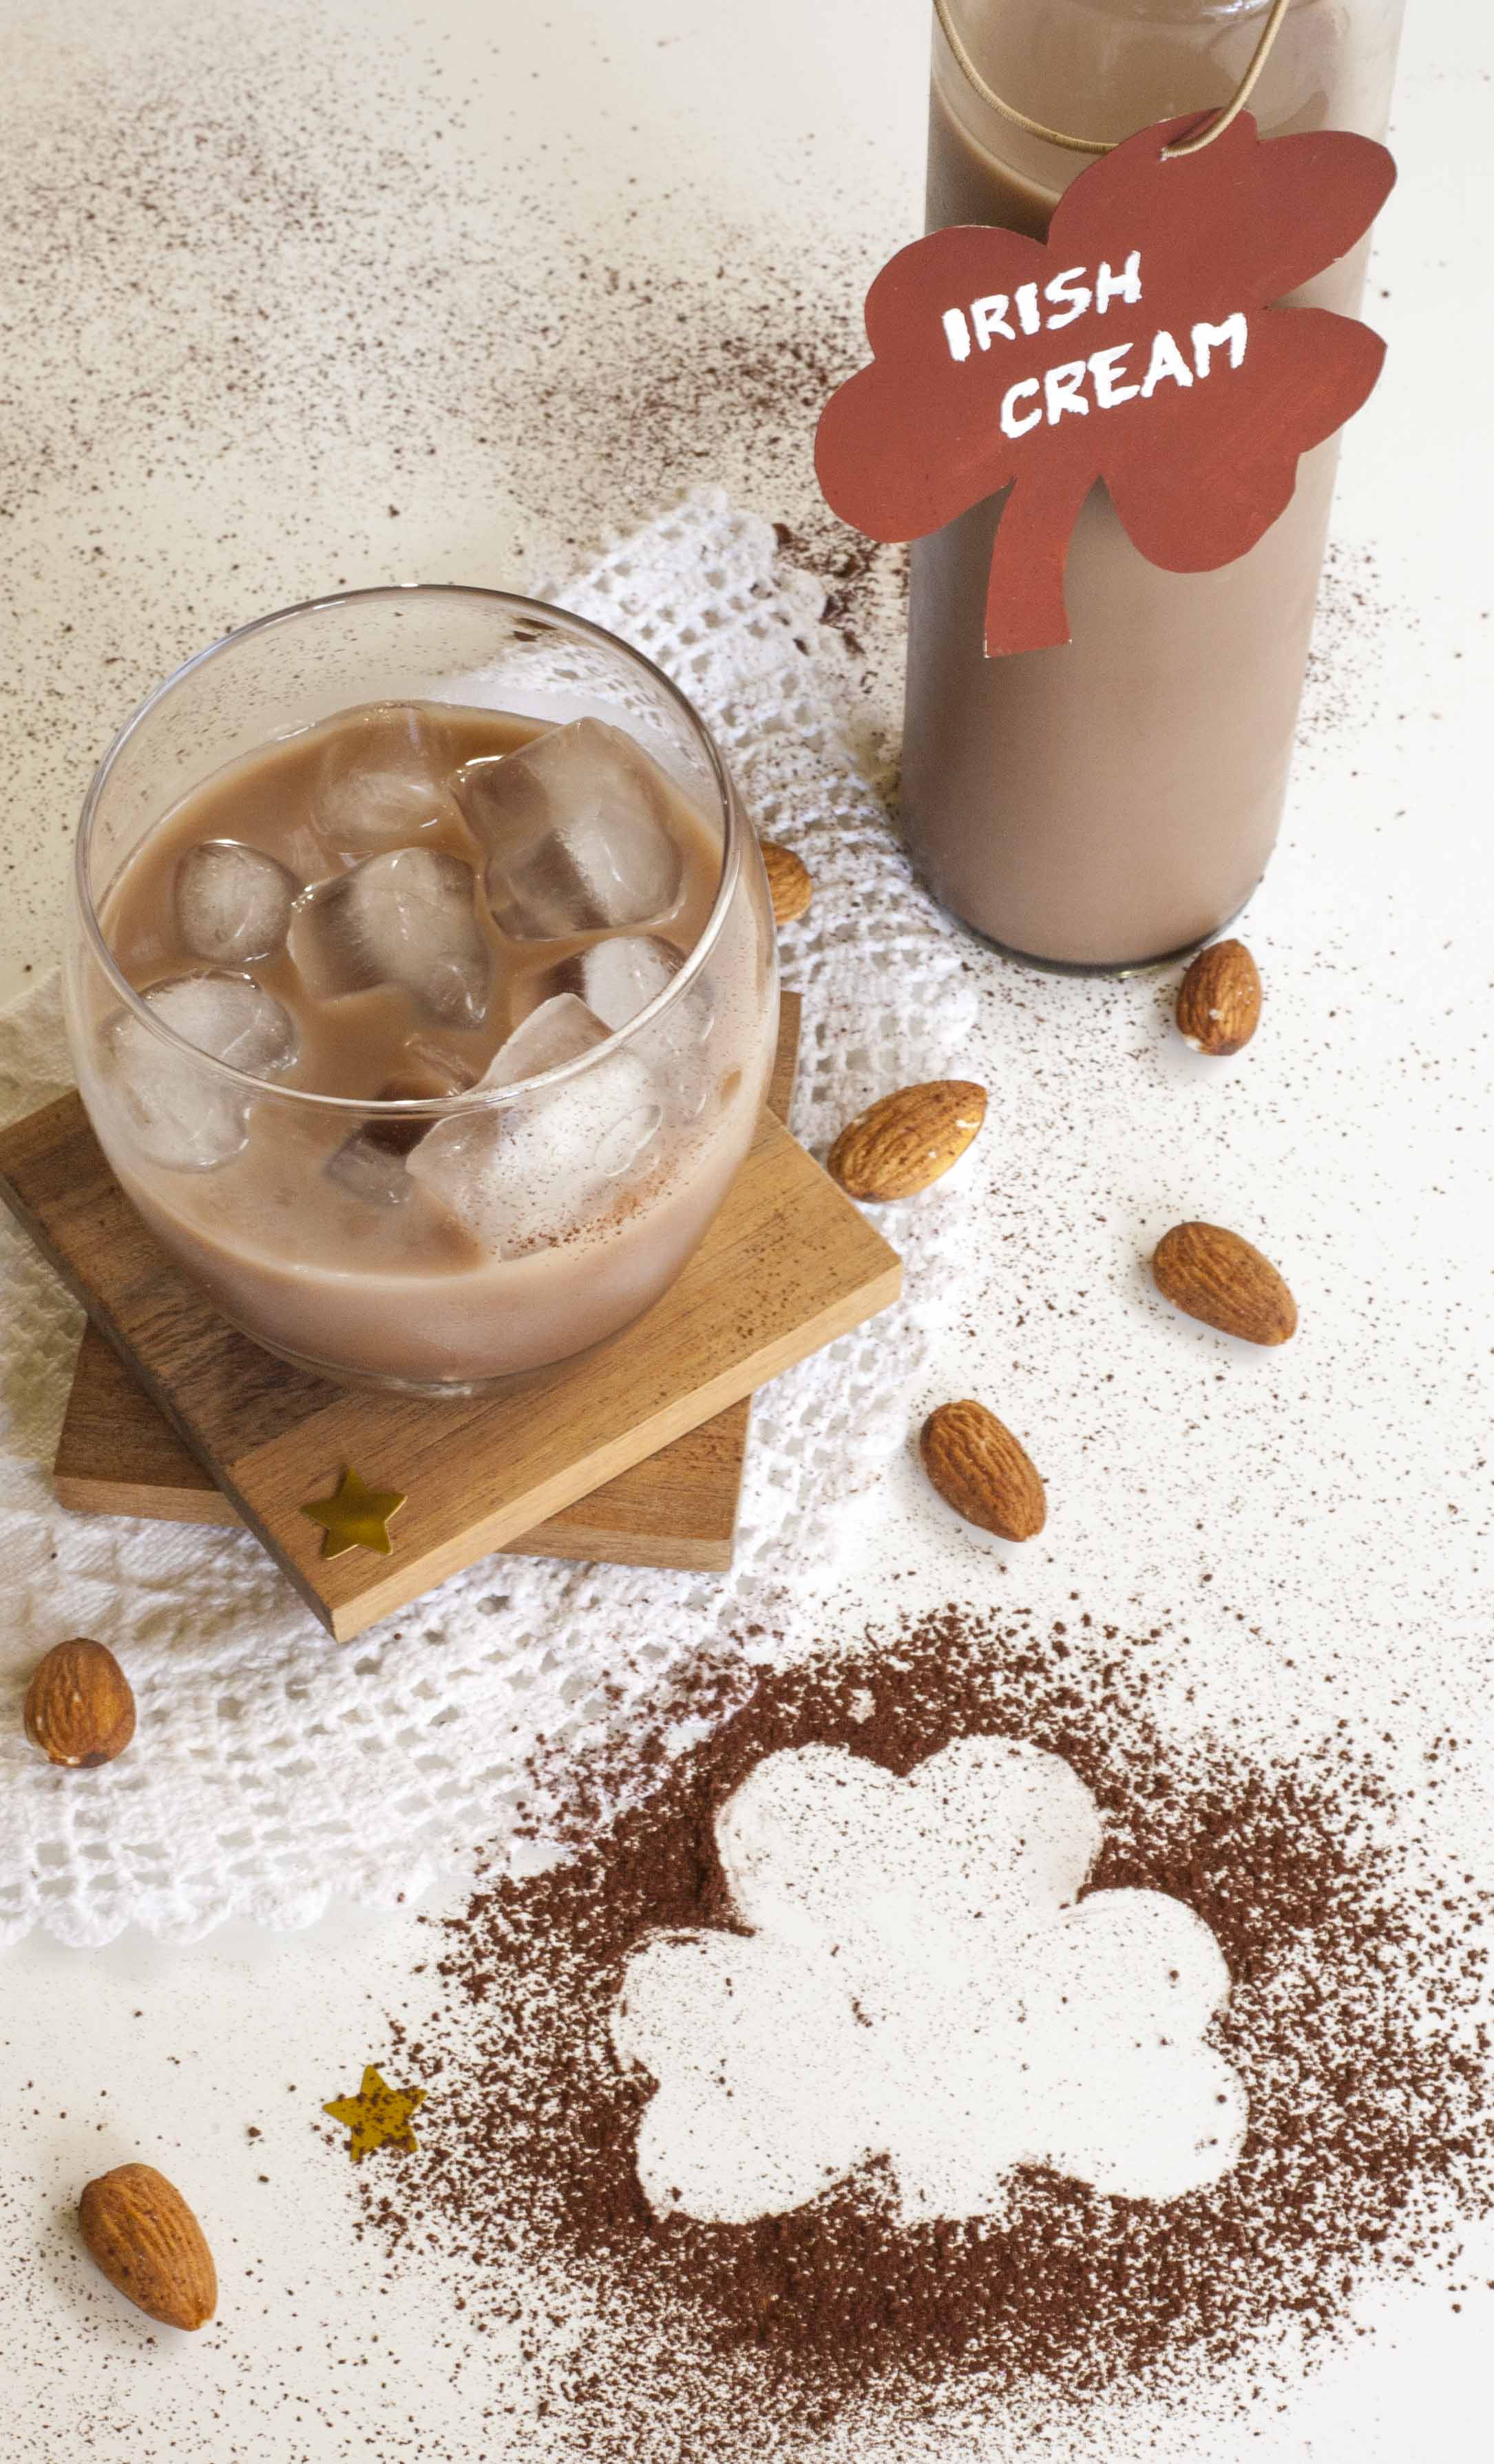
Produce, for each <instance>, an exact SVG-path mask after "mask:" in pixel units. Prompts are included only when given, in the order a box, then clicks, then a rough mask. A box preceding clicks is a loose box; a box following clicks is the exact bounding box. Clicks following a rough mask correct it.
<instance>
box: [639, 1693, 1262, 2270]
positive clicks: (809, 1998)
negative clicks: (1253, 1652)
mask: <svg viewBox="0 0 1494 2464" xmlns="http://www.w3.org/2000/svg"><path fill="white" fill-rule="evenodd" d="M716 1844H717V1849H718V1853H719V1856H720V1860H721V1868H722V1874H723V1878H724V1880H725V1884H726V1888H727V1891H728V1893H729V1899H730V1906H731V1913H732V1916H733V1918H734V1920H735V1923H736V1925H737V1927H738V1928H739V1929H737V1930H730V1931H728V1930H720V1931H714V1930H702V1931H694V1932H686V1933H661V1934H658V1935H655V1936H653V1937H652V1938H651V1939H649V1940H647V1941H645V1942H644V1943H643V1944H642V1945H640V1947H638V1948H637V1949H636V1950H635V1951H634V1952H633V1954H632V1955H631V1957H630V1959H629V1961H628V1964H627V1968H626V1971H625V1974H624V1978H623V1983H622V1987H621V1990H620V1992H619V1995H618V1998H617V2001H616V2004H615V2006H614V2008H613V2017H612V2035H613V2047H614V2050H615V2052H616V2054H617V2055H618V2057H619V2058H620V2060H621V2061H622V2062H623V2063H624V2064H625V2065H626V2066H628V2067H630V2068H636V2069H637V2070H641V2071H643V2072H645V2073H647V2074H648V2076H649V2077H650V2078H651V2079H652V2080H653V2081H654V2083H655V2084H654V2090H653V2094H652V2095H651V2097H650V2098H649V2101H648V2102H647V2103H646V2105H645V2106H644V2109H643V2112H642V2115H641V2119H640V2123H639V2128H638V2141H637V2156H636V2162H637V2171H638V2177H639V2181H640V2183H641V2186H642V2189H643V2191H644V2193H645V2195H646V2197H647V2199H648V2201H649V2204H650V2206H651V2207H652V2208H653V2209H654V2210H655V2211H656V2213H658V2214H659V2215H668V2214H670V2213H675V2212H679V2213H683V2214H686V2215H689V2216H693V2217H698V2218H701V2219H705V2220H711V2221H716V2222H723V2223H744V2222H747V2221H748V2220H749V2219H751V2218H753V2217H757V2216H763V2215H771V2214H779V2213H782V2212H785V2211H789V2210H791V2209H794V2208H798V2207H801V2206H804V2205H805V2204H807V2203H808V2202H809V2201H811V2200H813V2199H814V2198H816V2197H818V2196H820V2195H821V2194H823V2193H825V2192H827V2191H829V2190H831V2189H834V2188H835V2187H836V2186H837V2185H839V2184H841V2183H844V2182H845V2181H846V2180H847V2179H848V2178H849V2177H850V2176H852V2175H853V2174H855V2173H857V2172H858V2170H859V2168H861V2167H866V2166H868V2165H871V2164H873V2163H874V2162H877V2161H879V2160H880V2162H881V2164H882V2165H883V2166H884V2167H886V2170H887V2173H888V2174H889V2175H890V2181H891V2186H892V2193H893V2197H894V2201H895V2205H896V2208H897V2210H898V2211H899V2213H900V2214H901V2215H902V2216H903V2218H904V2219H905V2220H909V2221H917V2220H920V2219H927V2218H932V2217H949V2218H960V2217H970V2216H977V2215H981V2216H1000V2214H1001V2213H1002V2212H1003V2210H1004V2209H1005V2207H1006V2204H1007V2200H1008V2197H1009V2193H1010V2188H1011V2184H1012V2180H1013V2176H1014V2174H1015V2172H1016V2170H1017V2168H1018V2167H1032V2166H1041V2167H1049V2168H1050V2169H1052V2170H1053V2171H1055V2172H1057V2173H1060V2174H1065V2175H1068V2176H1070V2177H1072V2178H1073V2179H1075V2180H1077V2181H1079V2182H1082V2183H1086V2184H1088V2185H1090V2186H1091V2187H1092V2188H1093V2189H1096V2190H1099V2191H1102V2192H1107V2193H1111V2194H1113V2195H1116V2196H1119V2197H1124V2198H1131V2199H1152V2200H1168V2199H1173V2198H1178V2197H1181V2196H1183V2195H1185V2194H1186V2193H1188V2192H1190V2191H1193V2190H1195V2189H1201V2188H1202V2187H1204V2186H1205V2185H1207V2184H1208V2183H1210V2182H1213V2181H1215V2180H1216V2179H1217V2178H1218V2177H1219V2176H1220V2175H1221V2174H1223V2173H1225V2172H1226V2171H1228V2170H1229V2168H1230V2167H1231V2166H1232V2165H1233V2164H1234V2163H1235V2161H1236V2159H1237V2158H1238V2154H1239V2151H1240V2148H1241V2145H1242V2144H1243V2140H1244V2134H1245V2128H1246V2122H1247V2110H1246V2100H1245V2093H1244V2089H1243V2087H1242V2085H1241V2082H1240V2080H1239V2079H1238V2077H1237V2075H1236V2073H1235V2072H1234V2071H1233V2070H1232V2069H1231V2067H1230V2065H1229V2064H1228V2062H1226V2061H1225V2059H1224V2058H1223V2057H1222V2055H1221V2054H1220V2053H1219V2052H1218V2051H1217V2050H1216V2049H1215V2047H1214V2046H1213V2045H1211V2044H1210V2043H1209V2042H1208V2041H1207V2034H1206V2032H1207V2031H1208V2028H1209V2026H1210V2022H1211V2020H1212V2019H1213V2018H1214V2016H1215V2013H1217V2012H1218V2011H1219V2010H1220V2009H1221V2008H1222V2006H1223V2004H1224V2002H1225V2001H1226V1999H1227V1997H1228V1992H1229V1977H1228V1973H1227V1970H1226V1968H1225V1964H1224V1960H1223V1958H1222V1956H1221V1953H1220V1951H1219V1948H1218V1946H1217V1944H1216V1943H1215V1939H1214V1936H1213V1934H1212V1933H1211V1932H1210V1931H1209V1928H1208V1927H1207V1926H1206V1925H1204V1924H1203V1923H1202V1922H1201V1920H1200V1919H1199V1918H1198V1917H1197V1916H1195V1915H1194V1914H1193V1911H1192V1910H1191V1909H1189V1908H1188V1907H1186V1906H1185V1905H1184V1904H1183V1903H1181V1902H1180V1901H1177V1900H1173V1899H1171V1898H1168V1897H1167V1896H1165V1895H1164V1894H1162V1893H1159V1892H1155V1891H1145V1890H1096V1891H1091V1892H1088V1893H1085V1891H1084V1883H1085V1880H1086V1877H1087V1876H1088V1874H1089V1872H1090V1870H1091V1868H1092V1866H1093V1864H1094V1860H1095V1859H1096V1857H1097V1856H1098V1854H1099V1851H1100V1847H1101V1844H1102V1831H1101V1824H1100V1818H1099V1815H1098V1812H1097V1810H1096V1806H1095V1801H1094V1799H1093V1797H1092V1795H1091V1794H1090V1793H1089V1791H1088V1790H1087V1789H1086V1788H1085V1787H1084V1786H1083V1784H1082V1783H1081V1781H1080V1780H1079V1779H1078V1778H1077V1777H1076V1776H1075V1774H1074V1773H1073V1771H1070V1770H1069V1768H1068V1766H1067V1765H1066V1764H1065V1763H1063V1762H1061V1761H1060V1760H1059V1758H1058V1757H1057V1756H1056V1755H1053V1754H1047V1753H1042V1752H1039V1751H1038V1750H1037V1749H1035V1748H1033V1747H1030V1746H1026V1745H1019V1744H1014V1743H1011V1742H1009V1741H1008V1740H1006V1739H1004V1738H1000V1737H982V1736H975V1737H967V1738H963V1739H960V1740H958V1741H957V1742H956V1743H954V1744H952V1745H949V1746H947V1747H945V1748H944V1749H943V1750H942V1751H940V1752H939V1753H936V1754H934V1755H932V1756H930V1758H929V1759H928V1760H927V1761H925V1762H923V1763H920V1764H918V1765H917V1766H916V1767H915V1768H914V1769H913V1770H912V1771H908V1772H907V1773H906V1775H905V1776H900V1775H898V1774H897V1773H895V1772H893V1771H888V1770H885V1769H883V1768H882V1767H881V1765H880V1764H876V1763H872V1762H868V1761H865V1760H862V1759H861V1758H859V1757H858V1756H856V1755H853V1754H851V1753H848V1752H846V1751H845V1750H843V1749H839V1748H836V1747H831V1746H808V1747H804V1748H801V1749H787V1750H785V1751H782V1752H779V1753H774V1754H770V1755H769V1756H767V1757H766V1758H765V1760H763V1761H762V1762H760V1763H759V1764H758V1765H757V1766H756V1768H755V1769H754V1770H753V1771H751V1772H750V1773H749V1775H748V1776H747V1779H746V1780H744V1781H743V1782H742V1784H741V1786H740V1787H739V1788H738V1789H737V1790H736V1792H735V1793H734V1794H733V1795H732V1796H731V1797H730V1798H729V1799H728V1800H727V1801H726V1802H725V1804H724V1805H723V1806H722V1808H721V1809H720V1811H719V1813H718V1815H717V1818H716Z"/></svg>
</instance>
